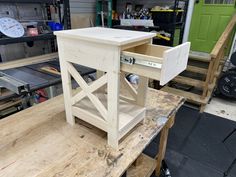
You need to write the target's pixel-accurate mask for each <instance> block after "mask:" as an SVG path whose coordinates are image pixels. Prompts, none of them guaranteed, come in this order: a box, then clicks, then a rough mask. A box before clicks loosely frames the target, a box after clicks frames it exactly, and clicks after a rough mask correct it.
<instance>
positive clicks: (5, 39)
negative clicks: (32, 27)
mask: <svg viewBox="0 0 236 177" xmlns="http://www.w3.org/2000/svg"><path fill="white" fill-rule="evenodd" d="M55 38H56V36H55V35H53V33H48V34H40V35H38V36H23V37H19V38H9V37H3V38H0V45H7V44H14V43H21V42H31V41H39V40H48V39H55Z"/></svg>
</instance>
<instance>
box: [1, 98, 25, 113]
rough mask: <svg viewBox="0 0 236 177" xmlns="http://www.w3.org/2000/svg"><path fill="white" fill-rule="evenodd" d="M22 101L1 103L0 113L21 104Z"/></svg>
mask: <svg viewBox="0 0 236 177" xmlns="http://www.w3.org/2000/svg"><path fill="white" fill-rule="evenodd" d="M21 102H22V100H10V101H1V102H0V111H2V110H4V109H7V108H10V107H12V106H16V105H19V104H21Z"/></svg>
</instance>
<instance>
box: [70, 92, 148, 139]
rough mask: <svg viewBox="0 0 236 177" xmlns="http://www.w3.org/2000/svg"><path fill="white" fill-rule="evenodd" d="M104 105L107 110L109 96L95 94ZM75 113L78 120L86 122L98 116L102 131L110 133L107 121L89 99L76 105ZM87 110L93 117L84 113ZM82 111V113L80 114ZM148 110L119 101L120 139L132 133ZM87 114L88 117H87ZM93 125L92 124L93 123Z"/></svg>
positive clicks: (97, 120)
mask: <svg viewBox="0 0 236 177" xmlns="http://www.w3.org/2000/svg"><path fill="white" fill-rule="evenodd" d="M94 95H95V96H96V97H97V98H98V99H99V100H100V101H101V102H102V104H103V105H104V107H105V108H106V109H107V94H104V93H95V94H94ZM72 110H73V112H74V113H75V115H77V116H78V118H80V119H82V120H85V121H86V118H87V116H91V117H94V116H93V115H96V118H95V117H94V118H95V119H96V123H97V124H96V125H95V124H94V126H97V127H98V126H99V128H100V129H102V130H104V131H106V132H107V131H108V129H107V123H106V120H105V119H103V117H102V115H101V114H100V112H99V111H98V110H97V109H96V108H95V106H94V105H93V104H92V102H91V101H90V100H89V98H88V97H86V98H84V99H83V100H81V101H80V102H78V103H76V104H75V105H74V106H73V108H72ZM83 110H86V111H87V112H89V113H90V114H92V115H88V114H87V113H85V112H83ZM79 111H80V112H79ZM145 112H146V108H145V107H141V106H138V105H135V104H131V103H129V102H126V101H124V100H122V99H120V101H119V125H118V126H119V138H122V137H123V136H124V135H125V134H126V133H127V132H128V131H130V130H131V129H132V128H133V127H134V126H135V125H136V124H137V123H139V122H140V121H142V120H143V119H144V117H145ZM85 114H86V115H85ZM91 124H92V122H91Z"/></svg>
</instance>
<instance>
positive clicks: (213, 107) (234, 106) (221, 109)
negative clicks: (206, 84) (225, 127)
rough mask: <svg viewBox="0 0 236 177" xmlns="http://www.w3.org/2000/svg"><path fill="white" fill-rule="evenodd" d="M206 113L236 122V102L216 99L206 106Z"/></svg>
mask: <svg viewBox="0 0 236 177" xmlns="http://www.w3.org/2000/svg"><path fill="white" fill-rule="evenodd" d="M204 112H206V113H210V114H213V115H216V116H219V117H222V118H226V119H230V120H233V121H236V100H234V101H233V100H225V99H222V98H216V97H214V98H213V99H212V100H211V102H210V104H208V105H207V106H206V109H205V111H204Z"/></svg>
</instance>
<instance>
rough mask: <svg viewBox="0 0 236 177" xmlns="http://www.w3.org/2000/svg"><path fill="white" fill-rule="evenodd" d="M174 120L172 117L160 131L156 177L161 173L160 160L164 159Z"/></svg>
mask: <svg viewBox="0 0 236 177" xmlns="http://www.w3.org/2000/svg"><path fill="white" fill-rule="evenodd" d="M174 120H175V116H172V117H171V118H170V119H169V120H168V122H167V123H166V125H165V126H164V127H163V129H162V131H161V137H160V143H159V152H158V155H157V166H156V176H159V175H160V172H161V165H162V160H163V159H164V158H165V153H166V145H167V140H168V133H169V129H170V128H171V127H172V126H173V124H174Z"/></svg>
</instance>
